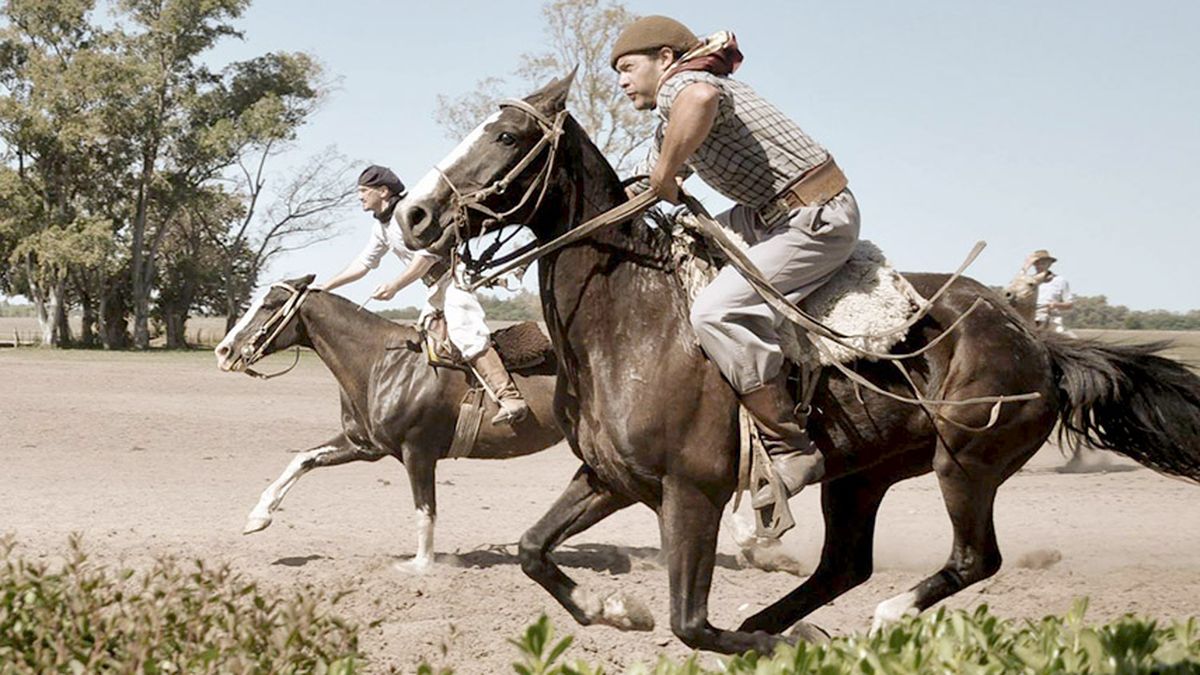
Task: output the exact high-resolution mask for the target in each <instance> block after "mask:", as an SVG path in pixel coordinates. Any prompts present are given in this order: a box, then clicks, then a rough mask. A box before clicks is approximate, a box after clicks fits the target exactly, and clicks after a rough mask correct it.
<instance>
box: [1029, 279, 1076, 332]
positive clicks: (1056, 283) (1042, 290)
mask: <svg viewBox="0 0 1200 675" xmlns="http://www.w3.org/2000/svg"><path fill="white" fill-rule="evenodd" d="M1074 299H1075V296H1073V295H1071V286H1070V285H1069V284H1068V283H1067V280H1066V279H1064V278H1063V277H1060V276H1058V275H1057V274H1056V275H1054V276H1053V277H1052V278H1051V279H1050V281H1047V282H1046V283H1044V284H1042V285H1041V286H1038V298H1037V314H1036V316H1035V318H1036V319H1037V320H1038V321H1045V320H1046V319H1048V318H1049V317H1050V316H1052V315H1053V316H1057V315H1058V310H1057V309H1056V310H1051V309H1050V308H1049V307H1048V305H1049V304H1050V303H1052V302H1071V301H1073V300H1074Z"/></svg>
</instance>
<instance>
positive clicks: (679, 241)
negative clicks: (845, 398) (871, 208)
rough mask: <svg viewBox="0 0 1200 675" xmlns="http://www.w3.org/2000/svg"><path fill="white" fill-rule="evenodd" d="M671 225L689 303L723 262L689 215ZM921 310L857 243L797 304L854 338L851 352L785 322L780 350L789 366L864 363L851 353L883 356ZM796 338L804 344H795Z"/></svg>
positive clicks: (876, 256)
mask: <svg viewBox="0 0 1200 675" xmlns="http://www.w3.org/2000/svg"><path fill="white" fill-rule="evenodd" d="M670 221H671V223H670V232H671V234H672V254H673V256H674V257H675V261H676V269H677V270H678V274H679V277H680V280H681V282H682V283H683V285H684V288H685V289H686V291H687V294H688V299H689V303H690V302H691V301H694V300H695V298H696V296H697V295H698V294H699V293H700V291H701V290H702V289H703V288H704V287H705V286H707V285H708V283H709V282H710V281H712V279H713V278H714V277H715V276H716V275H717V272H718V271H720V268H721V267H722V266H723V265H724V263H725V260H724V258H723V256H722V255H721V254H720V251H718V250H717V249H716V248H715V246H710V245H709V244H708V242H707V240H705V238H704V237H703V236H702V235H701V234H700V230H699V228H698V226H697V225H696V222H695V218H694V216H692V215H691V214H690V213H687V212H679V213H676V214H673V215H672V216H671V219H670ZM726 231H727V232H729V234H730V235H731V236H732V237H733V239H734V240H735V241H736V242H737V243H738V245H739V246H741V247H742V248H743V250H744V249H746V248H749V247H748V245H747V244H746V242H745V240H744V239H742V238H741V237H740V236H739V235H738V234H737V233H735V232H732V231H730V230H728V229H726ZM924 304H925V299H924V298H923V297H921V294H920V293H918V292H917V291H916V289H914V288H913V287H912V285H911V284H910V283H909V282H908V280H907V279H905V278H904V277H903V276H901V275H900V273H899V272H897V271H896V270H895V269H893V268H892V266H891V265H890V264H888V261H887V258H886V257H884V255H883V252H882V251H881V250H879V247H878V246H876V245H875V244H873V243H871V242H870V241H867V240H860V241H859V242H858V245H857V247H856V248H855V249H854V252H853V253H851V254H850V259H849V260H848V261H847V262H846V264H845V265H843V266H842V268H841V270H839V271H838V272H837V274H836V275H834V277H833V278H832V279H830V280H829V282H828V283H826V284H825V285H823V286H821V287H820V288H818V289H817V290H816V291H814V292H813V293H812V294H811V295H809V296H808V297H806V298H804V300H802V301H801V302H800V309H802V310H804V311H805V312H806V313H807V314H808V315H809V316H811V317H813V318H814V319H816V320H817V321H818V322H820V323H822V324H824V325H825V326H827V327H829V328H830V329H832V330H834V331H836V332H838V333H841V334H843V335H848V336H853V337H850V338H848V339H846V340H845V342H846V343H848V344H849V345H850V346H849V347H848V346H846V345H842V344H838V343H837V342H834V341H832V340H829V339H828V338H823V337H818V336H814V335H810V334H808V333H807V332H806V331H803V330H802V329H797V328H796V327H794V326H793V325H792V323H791V322H790V321H785V322H784V324H783V327H782V328H781V329H780V337H781V342H782V344H781V346H782V347H783V352H784V354H785V355H786V356H787V358H788V359H789V360H791V361H793V362H795V363H798V364H804V365H808V366H810V367H815V366H817V365H820V366H828V365H832V364H833V362H835V361H836V362H838V363H849V362H850V361H854V360H856V359H858V358H863V356H862V354H860V353H859V352H858V351H855V349H854V348H857V349H861V350H864V351H867V352H875V353H886V352H887V351H888V350H890V349H891V348H892V347H894V346H895V345H896V344H898V343H900V342H901V341H903V340H904V337H905V335H904V332H902V331H901V332H896V333H892V331H893V330H894V329H895V328H897V327H899V326H901V325H903V324H904V323H905V322H906V321H908V319H909V318H910V317H911V316H912V315H913V313H914V312H916V311H918V310H919V309H920V307H922V306H923V305H924ZM801 334H803V335H804V337H805V338H806V339H803V340H802V339H800V338H799V335H801ZM815 341H820V342H821V343H822V346H823V347H824V348H825V349H823V350H818V349H817V348H816V346H815V345H814V342H815ZM851 347H853V348H851Z"/></svg>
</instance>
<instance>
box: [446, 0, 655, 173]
mask: <svg viewBox="0 0 1200 675" xmlns="http://www.w3.org/2000/svg"><path fill="white" fill-rule="evenodd" d="M542 17H543V19H544V20H545V22H546V25H545V35H546V38H547V40H546V44H547V48H546V50H545V51H542V52H532V53H525V54H522V55H521V57H520V65H519V67H518V68H517V71H516V73H515V76H516V77H517V78H518V79H519V82H518V85H519V86H520V87H524V88H525V89H528V90H532V89H533V88H536V87H539V86H541V85H542V84H544V83H545V82H546V81H547V80H549V79H551V78H553V77H561V76H562V75H564V74H566V73H568V72H570V71H571V69H572V68H575V67H576V66H578V67H579V70H578V72H577V73H576V75H575V83H574V85H573V86H572V87H571V99H570V102H569V104H568V107H569V109H570V110H571V114H572V115H574V117H575V119H576V120H577V121H578V122H579V123H580V125H581V126H583V128H584V130H586V131H587V133H588V135H589V136H591V138H592V141H593V142H595V144H596V147H598V148H599V149H600V151H601V152H603V153H604V156H605V157H607V158H608V161H609V162H611V163H612V165H613V166H614V167H616V168H617V170H618V171H628V170H630V169H631V168H632V166H633V164H634V163H635V162H636V161H637V160H639V159H641V158H640V157H639V156H637V155H638V149H639V148H640V147H642V146H643V145H644V144H645V143H646V142H647V141H648V140H649V139H650V138H651V137H652V135H653V133H654V126H655V118H654V117H653V116H652V115H650V114H647V113H643V112H639V111H637V110H635V109H634V108H633V106H631V105H629V102H628V100H626V98H625V96H624V94H622V93H621V91H620V89H618V87H617V84H616V76H615V74H614V73H613V72H612V68H611V66H610V65H609V62H608V56H609V53H610V50H611V49H612V45H613V43H614V42H615V41H616V39H617V35H618V34H619V33H620V31H621V29H622V28H623V27H625V25H626V24H628V23H629V22H631V21H633V20H634V19H635V18H636V16H635V15H634V14H632V13H631V12H630V11H629V10H628V9H626V7H625V5H624V4H623V3H621V2H619V1H618V0H551V1H550V2H547V3H546V4H545V5H543V6H542ZM513 89H514V87H511V86H509V84H508V83H507V81H506V80H505V79H504V78H501V77H488V78H486V79H484V80H481V81H479V82H478V83H477V84H476V87H475V90H474V91H473V92H471V93H467V94H463V95H461V96H458V97H455V98H450V97H447V96H444V95H439V96H438V98H437V112H436V114H435V117H436V119H437V121H438V123H439V124H441V125H442V127H443V128H444V129H445V130H446V133H447V135H449V136H450V137H452V138H462V137H463V136H465V135H466V134H467V133H468V132H469V131H470V130H471V129H472V128H474V127H475V125H477V124H478V123H479V122H480V121H481V120H483V119H484V118H486V117H487V116H488V115H490V114H491V113H492V112H494V111H495V109H496V102H497V101H498V100H499V99H501V98H503V96H501V95H500V94H501V92H504V91H509V92H510V93H515V94H516V95H522V94H524V93H527V92H513V91H512V90H513Z"/></svg>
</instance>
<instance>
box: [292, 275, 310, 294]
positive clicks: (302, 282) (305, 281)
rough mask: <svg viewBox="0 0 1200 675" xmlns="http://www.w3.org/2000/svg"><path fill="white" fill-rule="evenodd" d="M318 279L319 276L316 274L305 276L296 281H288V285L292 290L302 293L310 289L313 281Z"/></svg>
mask: <svg viewBox="0 0 1200 675" xmlns="http://www.w3.org/2000/svg"><path fill="white" fill-rule="evenodd" d="M316 278H317V275H315V274H305V275H304V276H302V277H297V278H295V279H288V281H287V285H288V286H291V287H292V288H294V289H296V290H298V291H302V290H304V289H306V288H308V285H309V284H311V283H312V282H313V280H314V279H316Z"/></svg>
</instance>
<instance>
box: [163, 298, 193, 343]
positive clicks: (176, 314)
mask: <svg viewBox="0 0 1200 675" xmlns="http://www.w3.org/2000/svg"><path fill="white" fill-rule="evenodd" d="M187 320H188V316H187V312H186V311H179V310H178V309H177V308H174V307H172V308H163V325H164V326H165V327H166V330H167V349H187V348H188V347H190V345H189V344H188V343H187Z"/></svg>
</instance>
